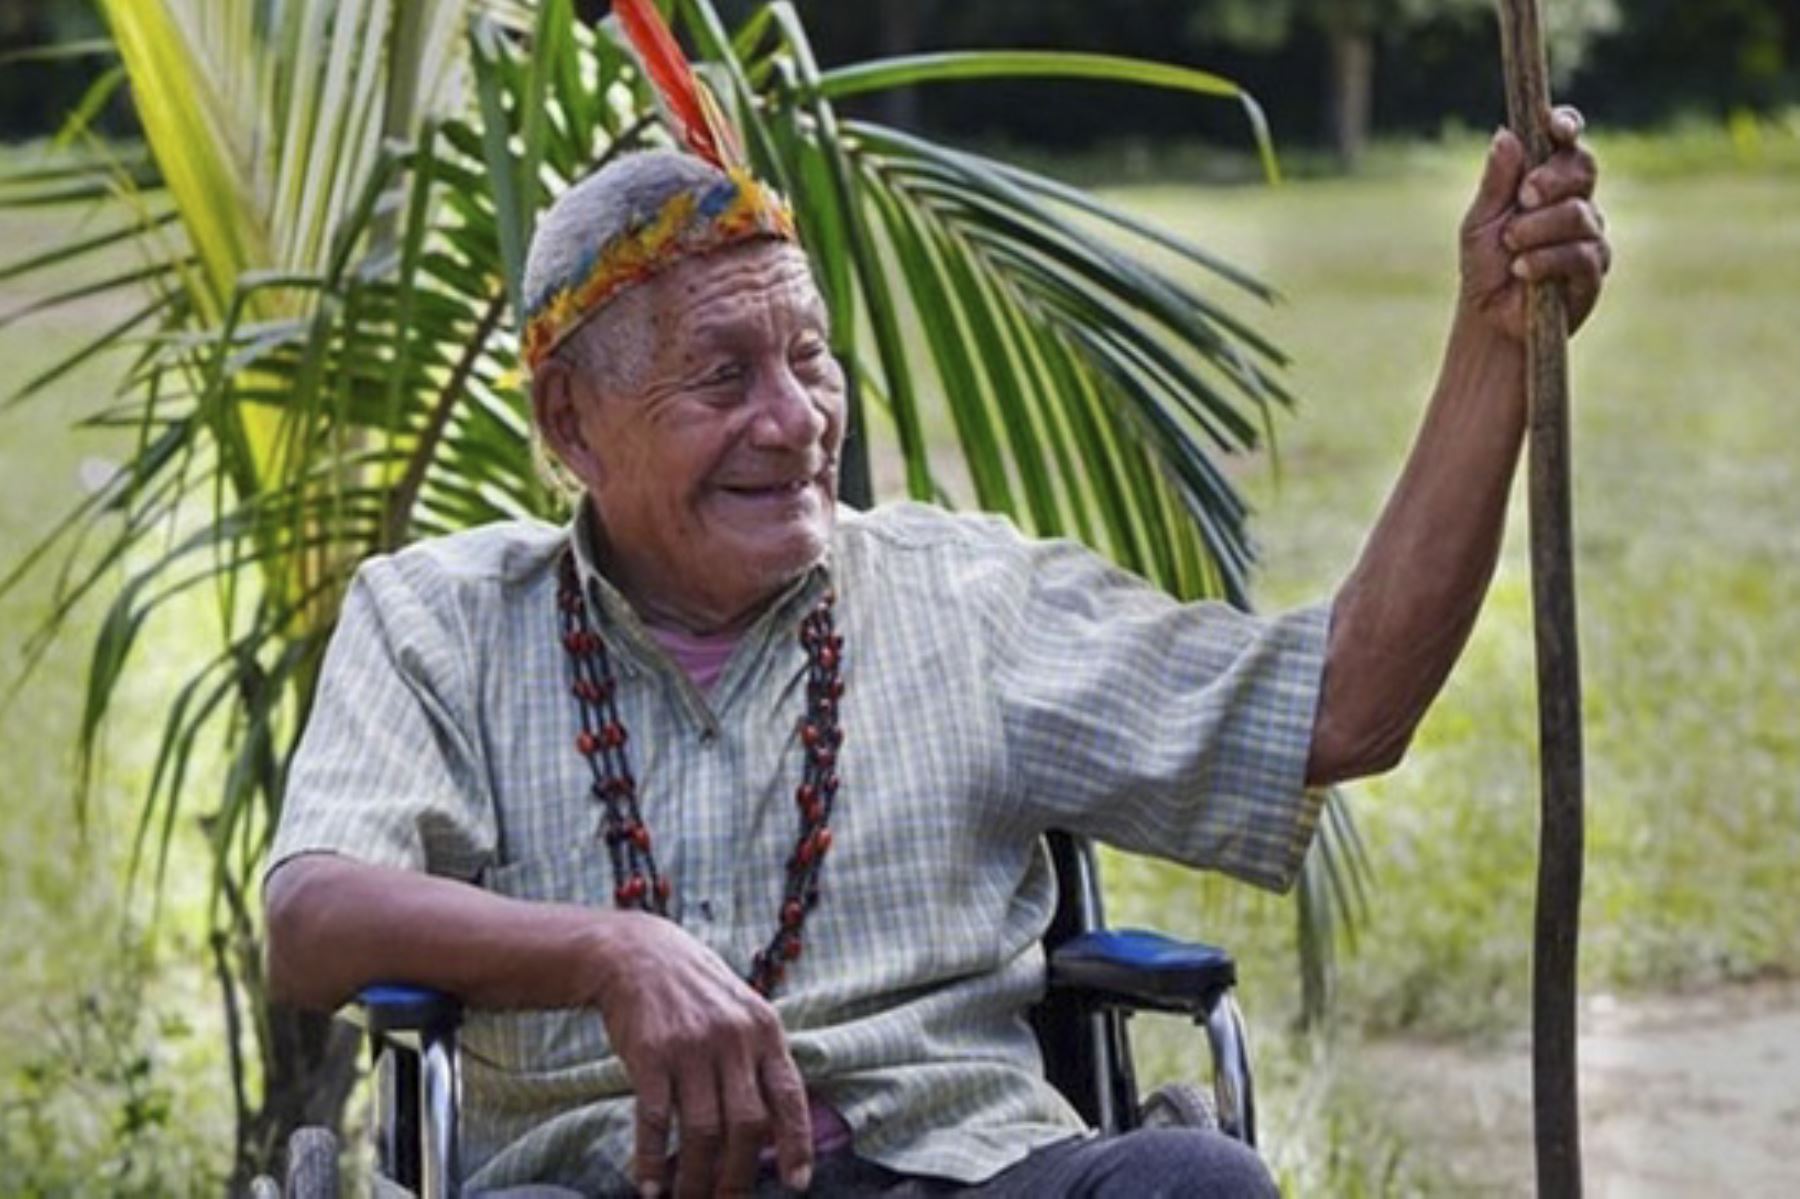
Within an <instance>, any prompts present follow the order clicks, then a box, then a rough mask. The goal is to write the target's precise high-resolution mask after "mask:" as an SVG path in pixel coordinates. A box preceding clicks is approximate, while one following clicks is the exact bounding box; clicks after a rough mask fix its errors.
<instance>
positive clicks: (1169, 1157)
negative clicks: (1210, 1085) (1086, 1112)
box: [757, 1128, 1280, 1199]
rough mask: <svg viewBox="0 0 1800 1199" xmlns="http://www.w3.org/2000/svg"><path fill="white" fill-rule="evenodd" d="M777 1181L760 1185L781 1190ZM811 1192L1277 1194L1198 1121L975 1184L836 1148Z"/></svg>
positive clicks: (1220, 1198) (1064, 1145) (1239, 1151)
mask: <svg viewBox="0 0 1800 1199" xmlns="http://www.w3.org/2000/svg"><path fill="white" fill-rule="evenodd" d="M782 1193H783V1192H782V1191H781V1189H780V1187H779V1186H775V1187H773V1188H772V1189H768V1190H758V1192H757V1195H758V1197H759V1199H761V1197H762V1196H764V1195H767V1196H770V1197H771V1199H772V1197H773V1196H776V1195H780V1194H782ZM812 1194H814V1195H820V1196H830V1195H870V1196H881V1197H882V1199H927V1197H928V1196H953V1195H954V1196H969V1197H971V1199H975V1197H979V1199H1050V1197H1051V1196H1059V1197H1060V1196H1086V1197H1091V1199H1177V1197H1181V1199H1189V1197H1191V1199H1200V1197H1201V1196H1205V1197H1208V1199H1240V1197H1242V1199H1262V1197H1264V1196H1267V1197H1268V1199H1276V1196H1278V1195H1279V1194H1280V1192H1279V1191H1277V1190H1276V1188H1275V1182H1274V1180H1273V1179H1271V1178H1270V1177H1269V1171H1268V1168H1267V1167H1265V1166H1264V1165H1263V1163H1262V1159H1261V1158H1259V1157H1257V1156H1256V1154H1255V1153H1254V1152H1253V1151H1252V1150H1250V1149H1247V1148H1245V1147H1244V1145H1243V1144H1241V1143H1240V1142H1238V1141H1234V1140H1232V1139H1231V1138H1230V1137H1227V1136H1224V1135H1222V1134H1220V1133H1216V1132H1210V1131H1205V1130H1202V1129H1197V1128H1151V1129H1140V1130H1139V1131H1137V1132H1129V1133H1125V1134H1123V1135H1122V1136H1116V1137H1105V1138H1099V1137H1089V1138H1080V1139H1076V1140H1069V1141H1059V1142H1057V1143H1056V1144H1054V1145H1046V1146H1045V1147H1044V1148H1042V1149H1038V1150H1036V1151H1034V1152H1033V1153H1032V1154H1031V1155H1030V1156H1029V1157H1027V1158H1026V1159H1025V1160H1024V1161H1022V1162H1020V1163H1019V1164H1018V1165H1016V1166H1012V1167H1009V1168H1008V1169H1005V1170H1002V1171H1001V1172H1000V1173H999V1174H996V1175H995V1176H994V1177H993V1178H990V1179H988V1181H986V1182H983V1183H977V1184H976V1185H974V1186H964V1185H962V1184H960V1183H954V1182H947V1181H945V1180H943V1179H929V1178H907V1177H904V1176H902V1175H899V1174H895V1173H894V1172H892V1171H891V1170H885V1169H883V1168H882V1167H880V1166H877V1165H872V1164H870V1163H869V1162H865V1161H862V1160H860V1159H858V1158H855V1157H853V1156H851V1155H850V1154H847V1153H843V1154H835V1155H833V1156H831V1157H828V1158H824V1159H822V1160H821V1161H819V1162H818V1164H817V1166H816V1167H815V1168H814V1171H813V1186H812Z"/></svg>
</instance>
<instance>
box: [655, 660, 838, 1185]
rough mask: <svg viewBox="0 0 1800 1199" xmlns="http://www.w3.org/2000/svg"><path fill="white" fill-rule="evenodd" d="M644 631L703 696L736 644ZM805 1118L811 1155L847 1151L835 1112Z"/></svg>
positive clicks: (813, 1110)
mask: <svg viewBox="0 0 1800 1199" xmlns="http://www.w3.org/2000/svg"><path fill="white" fill-rule="evenodd" d="M645 628H646V629H647V630H648V632H649V633H650V637H651V640H653V641H655V642H656V644H657V645H658V646H660V647H661V648H662V651H663V653H665V654H668V655H669V657H670V659H672V660H673V661H674V663H675V665H677V666H679V667H681V670H682V673H684V674H686V675H687V677H688V678H690V679H692V680H693V682H694V686H696V687H698V688H699V689H700V690H701V691H703V692H706V691H711V690H712V688H713V684H714V683H716V682H718V681H719V676H720V675H721V674H723V673H725V663H726V662H728V661H730V659H731V652H732V651H733V650H735V649H736V648H737V644H738V636H737V634H735V633H689V632H686V631H685V630H682V629H668V628H663V627H661V626H659V625H653V624H647V625H645ZM807 1114H808V1115H809V1116H811V1117H812V1135H813V1152H814V1153H817V1154H825V1153H836V1152H837V1151H839V1150H841V1149H848V1148H849V1147H850V1126H849V1125H848V1124H845V1123H844V1118H843V1117H842V1116H840V1115H839V1114H838V1111H837V1109H836V1108H834V1107H832V1106H831V1105H830V1104H829V1103H826V1102H825V1101H824V1100H823V1099H820V1098H818V1097H817V1096H814V1095H810V1094H809V1095H808V1096H807ZM762 1157H763V1160H762V1162H761V1164H762V1165H763V1166H765V1167H768V1166H771V1165H773V1163H774V1161H775V1153H774V1151H773V1150H764V1152H763V1155H762Z"/></svg>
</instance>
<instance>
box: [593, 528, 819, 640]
mask: <svg viewBox="0 0 1800 1199" xmlns="http://www.w3.org/2000/svg"><path fill="white" fill-rule="evenodd" d="M842 515H843V511H842V509H840V510H839V516H840V517H841V516H842ZM599 524H600V518H599V514H598V513H597V512H596V511H595V510H594V504H593V501H592V500H591V499H590V498H589V497H587V496H583V497H582V498H581V500H580V502H579V503H577V504H576V506H575V516H574V518H573V519H572V520H571V521H570V522H569V544H570V545H571V547H573V549H574V551H575V565H576V568H577V571H578V572H579V574H580V576H581V588H582V594H583V595H584V596H586V597H588V598H589V599H590V601H591V600H592V599H593V598H594V597H595V596H598V597H599V604H600V612H599V614H598V616H597V619H599V620H600V621H602V622H603V623H605V624H607V625H609V626H611V627H612V629H613V630H614V633H615V636H617V637H619V638H622V639H623V640H624V641H625V643H626V645H627V646H629V648H630V651H631V653H632V654H633V656H635V657H637V658H638V659H639V660H640V661H644V662H654V663H663V662H665V661H666V659H667V655H666V654H665V653H664V652H663V650H662V648H661V647H660V646H658V645H657V644H656V642H655V640H654V639H653V638H652V637H651V636H650V634H649V631H648V630H647V629H646V628H645V626H644V618H643V617H642V615H640V614H639V613H638V611H637V609H636V608H634V607H632V604H631V601H630V600H628V599H626V598H625V595H624V593H623V592H621V591H620V590H619V589H618V588H617V587H615V586H613V584H612V581H611V580H610V579H608V578H607V577H606V572H605V570H604V569H602V563H601V559H600V555H599V552H598V549H597V547H598V546H599V545H600V544H601V539H600V536H599V531H600V530H599ZM832 540H833V542H834V543H835V541H836V537H835V536H834V537H833V539H832ZM832 553H833V550H832V548H827V549H826V551H825V555H824V557H822V558H821V559H820V560H819V561H818V562H817V563H816V564H814V565H813V566H812V567H811V568H810V569H808V570H807V571H806V572H805V573H804V574H802V575H801V576H800V577H799V578H797V579H795V580H794V581H793V582H792V583H789V584H788V585H787V587H785V588H784V589H783V590H782V591H781V593H780V594H778V595H777V596H776V597H775V599H774V600H773V601H772V602H770V604H769V605H768V607H767V608H765V609H764V610H763V612H762V615H760V616H758V617H757V618H756V620H755V621H753V622H752V623H751V625H750V627H749V628H748V629H746V630H745V631H744V634H743V637H742V638H741V639H740V640H739V649H740V650H741V649H743V648H744V647H745V646H749V645H755V646H758V647H760V646H761V645H763V644H765V643H766V642H767V641H768V640H769V638H771V637H773V636H777V635H785V634H788V633H790V632H792V631H793V630H794V629H795V628H797V627H798V626H799V623H800V620H801V618H802V617H804V616H805V614H806V612H807V611H808V610H809V609H810V608H811V606H812V604H813V603H814V602H815V601H816V600H817V598H818V597H819V596H820V595H821V594H823V593H824V591H825V590H826V588H827V587H828V586H829V585H830V578H831V558H832Z"/></svg>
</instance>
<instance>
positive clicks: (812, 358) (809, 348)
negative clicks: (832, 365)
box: [794, 337, 831, 362]
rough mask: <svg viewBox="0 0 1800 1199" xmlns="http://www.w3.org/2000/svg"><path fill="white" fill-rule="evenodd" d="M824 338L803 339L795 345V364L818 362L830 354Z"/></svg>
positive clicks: (829, 348)
mask: <svg viewBox="0 0 1800 1199" xmlns="http://www.w3.org/2000/svg"><path fill="white" fill-rule="evenodd" d="M830 351H831V347H830V346H828V345H826V344H825V339H824V338H823V337H803V338H801V339H800V340H799V341H798V342H796V343H795V344H794V361H795V362H817V361H819V359H821V358H823V357H825V356H826V355H827V354H828V353H830Z"/></svg>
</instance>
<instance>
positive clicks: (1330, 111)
mask: <svg viewBox="0 0 1800 1199" xmlns="http://www.w3.org/2000/svg"><path fill="white" fill-rule="evenodd" d="M1326 36H1327V38H1328V40H1329V41H1330V43H1331V47H1330V51H1331V54H1330V58H1331V61H1330V67H1329V70H1330V79H1329V86H1328V87H1327V89H1326V124H1327V127H1328V128H1329V129H1330V130H1331V144H1332V148H1333V149H1334V150H1336V151H1337V156H1338V161H1339V162H1340V163H1342V164H1343V167H1344V169H1345V170H1346V171H1354V170H1355V169H1356V168H1357V165H1358V164H1359V163H1361V161H1362V155H1363V150H1364V149H1365V148H1367V146H1368V144H1369V116H1370V109H1371V107H1372V104H1373V97H1374V91H1375V40H1374V38H1373V37H1372V36H1371V35H1370V33H1369V31H1368V30H1366V29H1355V28H1349V27H1345V28H1337V29H1331V30H1328V31H1327V33H1326Z"/></svg>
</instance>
